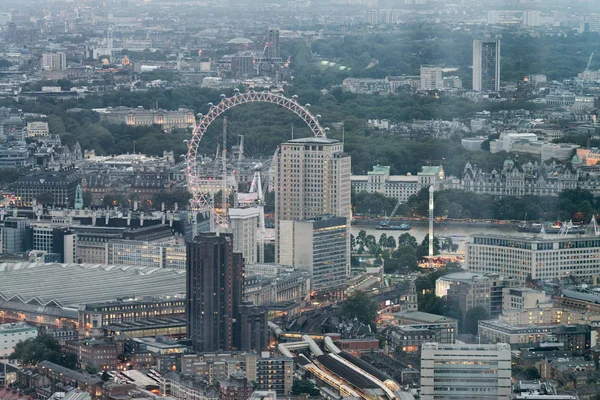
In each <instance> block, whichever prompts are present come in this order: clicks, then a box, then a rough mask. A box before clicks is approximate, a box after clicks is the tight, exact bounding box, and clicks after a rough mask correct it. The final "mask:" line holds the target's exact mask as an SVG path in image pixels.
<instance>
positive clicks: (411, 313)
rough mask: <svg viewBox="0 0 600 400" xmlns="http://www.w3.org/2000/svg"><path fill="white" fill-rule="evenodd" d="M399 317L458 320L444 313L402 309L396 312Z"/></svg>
mask: <svg viewBox="0 0 600 400" xmlns="http://www.w3.org/2000/svg"><path fill="white" fill-rule="evenodd" d="M394 315H395V316H396V317H397V318H402V319H407V320H412V321H419V322H429V323H439V322H456V321H457V320H456V319H454V318H450V317H445V316H443V315H437V314H430V313H426V312H423V311H402V312H399V313H396V314H394Z"/></svg>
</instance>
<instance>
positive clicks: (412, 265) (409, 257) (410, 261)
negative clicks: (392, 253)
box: [398, 253, 419, 271]
mask: <svg viewBox="0 0 600 400" xmlns="http://www.w3.org/2000/svg"><path fill="white" fill-rule="evenodd" d="M398 264H399V265H400V267H401V268H405V269H406V270H407V271H414V270H416V269H417V268H418V267H419V264H418V260H417V257H415V255H414V254H410V253H406V254H403V255H402V256H400V258H399V259H398Z"/></svg>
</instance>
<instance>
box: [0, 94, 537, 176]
mask: <svg viewBox="0 0 600 400" xmlns="http://www.w3.org/2000/svg"><path fill="white" fill-rule="evenodd" d="M45 84H50V83H45ZM60 84H61V86H64V85H66V86H69V85H68V83H66V82H61V83H60ZM223 93H224V94H225V95H228V96H229V95H232V94H233V91H232V90H224V91H223ZM294 94H297V95H299V100H300V101H301V102H302V103H303V104H304V103H310V104H311V106H310V109H311V111H312V112H313V113H314V114H315V115H316V114H319V115H322V116H323V117H322V118H321V122H322V124H323V126H325V127H333V123H338V122H343V125H344V141H345V150H346V151H347V152H348V153H349V154H350V155H351V156H352V168H353V173H356V174H364V173H366V172H367V171H368V170H370V169H371V168H372V166H373V165H375V164H382V165H390V167H391V172H392V173H393V174H398V173H408V172H411V173H416V172H418V170H419V169H420V167H421V166H422V165H423V163H424V162H431V163H433V164H435V165H437V164H439V163H440V162H442V161H443V163H444V166H445V169H446V172H447V174H449V175H455V176H459V175H460V174H461V173H462V170H463V168H464V165H465V164H466V162H467V161H470V162H471V163H474V164H476V165H478V166H479V167H481V168H484V169H486V168H490V167H496V168H498V167H500V166H501V165H502V162H503V161H504V160H505V159H506V157H507V154H506V153H497V154H491V153H489V152H485V151H477V152H472V151H468V150H466V149H464V148H463V147H462V146H460V143H459V139H460V137H458V136H457V137H453V139H452V140H450V139H443V140H442V139H433V138H432V137H430V136H428V135H426V134H423V135H422V136H420V137H417V138H414V139H413V140H408V139H406V138H403V137H401V136H399V135H395V134H391V133H387V132H381V131H377V130H374V129H371V128H369V127H368V126H367V123H366V121H367V120H368V119H382V118H387V119H390V120H392V121H399V122H401V121H406V122H408V121H412V120H413V119H451V118H454V117H458V118H467V117H469V116H471V115H473V114H474V113H475V112H477V111H482V110H484V109H488V110H490V111H494V110H500V109H517V108H531V107H537V105H533V104H532V103H523V104H521V103H519V102H503V103H490V104H483V103H476V102H473V101H470V100H468V99H465V98H455V97H451V96H445V95H441V96H417V95H416V94H410V93H406V94H399V95H389V96H372V95H357V94H353V93H347V92H343V91H342V90H341V89H340V88H336V89H334V90H332V91H331V92H329V93H325V94H323V93H322V92H320V91H318V90H312V89H311V90H301V89H298V88H296V87H295V86H293V87H290V88H288V89H287V91H286V95H288V96H291V95H294ZM219 95H220V92H219V91H215V90H210V89H198V88H191V87H184V88H175V89H150V90H147V91H144V92H143V95H140V92H131V91H126V90H121V91H115V92H105V93H103V94H102V95H89V96H86V97H85V98H81V99H72V100H63V101H58V100H55V99H39V100H37V101H21V102H19V103H15V102H14V101H13V100H9V99H4V100H1V101H0V105H3V106H10V107H18V108H20V109H22V110H23V111H24V112H29V113H39V114H45V115H47V116H48V122H49V125H50V131H51V132H52V133H53V134H57V135H59V136H60V137H61V140H62V141H63V143H65V144H66V145H68V146H73V145H74V144H75V143H76V142H79V143H80V144H81V146H82V148H84V149H94V150H95V151H96V154H98V155H105V154H118V153H122V152H133V151H134V148H135V151H136V152H141V153H144V154H148V155H162V152H163V151H165V150H173V151H174V152H175V156H176V157H178V159H179V157H180V155H182V154H184V153H185V152H186V151H187V146H186V143H184V140H186V139H189V138H190V137H191V135H192V132H191V130H189V129H180V130H174V131H171V132H164V131H163V130H161V129H160V127H158V126H143V127H132V126H126V125H115V124H109V123H106V122H102V121H100V117H99V115H98V114H97V113H96V112H93V111H91V109H97V108H106V107H117V106H126V107H143V108H146V109H150V108H154V107H157V106H158V107H159V108H163V109H178V108H181V107H183V108H189V109H191V110H192V111H193V112H194V113H206V112H207V110H208V108H209V106H208V103H209V102H213V103H217V102H218V101H220V98H219ZM227 116H228V132H229V133H230V135H231V136H232V137H233V136H235V137H236V138H237V135H238V134H243V135H244V138H245V151H246V154H247V155H248V156H253V157H271V156H272V154H273V152H274V151H275V149H276V147H277V145H279V144H280V143H281V142H284V141H286V140H288V139H290V138H291V137H292V127H293V130H294V136H296V137H303V136H304V137H305V136H309V135H310V134H311V133H310V131H309V130H308V128H307V127H306V126H305V125H304V124H303V123H302V122H301V121H299V120H298V117H297V116H295V115H294V114H293V113H290V112H289V111H287V110H284V109H281V108H278V107H276V106H274V105H271V104H247V105H244V106H242V107H236V108H234V109H232V110H229V111H228V112H227ZM221 131H222V120H221V119H218V120H216V121H215V122H214V123H213V124H212V125H211V127H210V128H209V130H208V132H207V134H206V136H205V138H204V139H203V141H202V144H201V147H200V153H201V154H203V155H209V156H212V155H214V152H215V150H216V143H217V142H218V141H217V140H214V139H215V138H217V137H219V135H220V134H221ZM328 136H329V137H331V138H333V139H342V131H341V130H336V129H332V130H330V131H329V132H328ZM367 138H368V140H365V139H367ZM233 144H236V140H230V145H233ZM490 169H491V168H490Z"/></svg>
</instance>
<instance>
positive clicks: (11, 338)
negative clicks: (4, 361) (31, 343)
mask: <svg viewBox="0 0 600 400" xmlns="http://www.w3.org/2000/svg"><path fill="white" fill-rule="evenodd" d="M37 335H38V329H37V327H35V326H30V325H27V324H25V323H23V322H19V323H16V324H2V325H0V358H5V357H8V356H10V355H11V354H12V352H13V351H14V350H15V346H16V345H17V343H19V342H22V341H24V340H27V339H29V338H34V337H36V336H37Z"/></svg>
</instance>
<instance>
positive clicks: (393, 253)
mask: <svg viewBox="0 0 600 400" xmlns="http://www.w3.org/2000/svg"><path fill="white" fill-rule="evenodd" d="M350 246H351V248H352V251H353V253H354V254H357V255H358V256H360V255H362V254H369V255H372V256H375V257H376V258H377V259H378V261H379V262H383V267H384V271H385V272H386V273H389V274H398V273H402V274H405V273H409V272H414V271H417V270H418V262H419V260H422V259H423V258H424V257H425V256H427V255H428V254H429V235H426V236H425V238H424V239H423V241H422V242H421V243H420V244H419V243H418V242H417V239H416V238H415V237H414V236H412V235H411V234H410V233H402V234H400V236H398V239H397V240H396V238H395V237H394V236H392V235H388V234H386V233H382V234H381V235H380V236H379V239H377V238H376V237H375V236H374V235H367V232H366V231H364V230H361V231H359V232H358V235H357V236H356V237H355V236H354V235H351V237H350ZM457 249H458V245H457V244H454V243H452V239H451V238H445V239H444V240H441V241H440V239H439V238H437V237H435V236H434V240H433V252H434V255H437V254H439V253H440V250H447V251H451V252H453V251H456V250H457ZM358 256H355V257H354V259H356V257H358Z"/></svg>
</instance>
